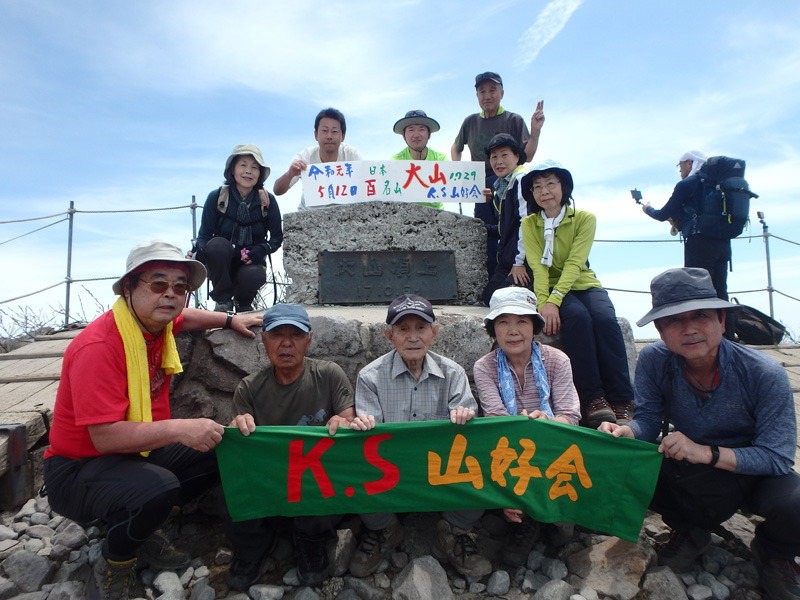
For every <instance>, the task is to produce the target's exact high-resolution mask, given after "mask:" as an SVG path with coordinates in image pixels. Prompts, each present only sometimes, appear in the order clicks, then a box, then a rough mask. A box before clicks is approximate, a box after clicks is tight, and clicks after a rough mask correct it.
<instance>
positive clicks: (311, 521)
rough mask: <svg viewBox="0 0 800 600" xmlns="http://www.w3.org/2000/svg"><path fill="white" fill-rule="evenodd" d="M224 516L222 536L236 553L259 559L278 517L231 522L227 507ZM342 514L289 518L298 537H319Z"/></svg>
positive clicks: (268, 543) (267, 546)
mask: <svg viewBox="0 0 800 600" xmlns="http://www.w3.org/2000/svg"><path fill="white" fill-rule="evenodd" d="M225 515H226V516H225V521H224V528H225V535H226V537H227V538H228V540H229V541H230V542H231V544H232V545H233V547H234V549H235V550H236V553H237V554H238V555H239V556H241V557H243V558H245V559H248V560H258V559H260V558H262V557H263V556H264V554H265V553H266V552H267V550H269V548H270V546H271V544H272V541H273V539H274V536H275V524H276V519H277V518H264V519H249V520H247V521H232V520H231V518H230V516H228V511H227V510H226V511H225ZM342 517H343V515H324V516H313V517H294V518H293V519H292V526H293V528H294V535H296V536H298V537H301V538H319V537H321V536H322V535H324V534H325V533H327V532H331V531H333V530H334V528H335V527H336V526H337V525H338V524H339V522H340V521H341V520H342Z"/></svg>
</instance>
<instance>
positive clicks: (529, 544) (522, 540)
mask: <svg viewBox="0 0 800 600" xmlns="http://www.w3.org/2000/svg"><path fill="white" fill-rule="evenodd" d="M540 529H541V527H540V525H539V522H538V521H534V520H533V519H531V518H530V517H529V516H528V515H526V514H524V513H523V515H522V523H513V522H512V523H509V526H508V534H507V535H506V541H505V544H504V545H503V550H502V552H501V554H500V556H501V558H502V560H503V562H504V563H505V564H507V565H509V566H512V567H521V566H522V565H524V564H526V563H527V562H528V555H529V554H530V553H531V550H532V549H533V545H534V544H535V543H536V541H537V540H538V539H539V533H540Z"/></svg>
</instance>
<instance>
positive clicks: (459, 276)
mask: <svg viewBox="0 0 800 600" xmlns="http://www.w3.org/2000/svg"><path fill="white" fill-rule="evenodd" d="M283 229H284V234H285V237H284V248H283V253H284V258H283V264H284V267H285V269H286V273H287V275H288V276H289V278H290V279H291V280H292V283H291V285H290V286H289V288H288V290H287V300H286V301H287V302H290V303H301V304H316V303H317V302H319V298H318V286H319V269H318V256H317V254H318V252H319V250H320V248H324V249H326V250H328V251H374V250H416V251H419V250H453V253H454V257H455V266H456V281H457V284H458V303H459V304H477V303H478V302H479V301H480V293H481V291H482V290H483V287H484V286H485V285H486V269H485V263H486V229H485V228H484V227H483V224H482V223H481V222H480V221H478V220H477V219H473V218H471V217H467V216H464V215H457V214H454V213H450V212H447V211H434V210H431V209H430V208H429V207H425V206H418V205H416V204H409V203H405V202H360V203H358V204H351V205H344V206H336V207H331V208H322V209H318V210H313V211H303V212H296V213H288V214H286V215H284V219H283ZM386 300H387V301H391V300H392V298H388V299H386Z"/></svg>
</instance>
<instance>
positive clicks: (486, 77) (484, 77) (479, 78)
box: [475, 71, 503, 88]
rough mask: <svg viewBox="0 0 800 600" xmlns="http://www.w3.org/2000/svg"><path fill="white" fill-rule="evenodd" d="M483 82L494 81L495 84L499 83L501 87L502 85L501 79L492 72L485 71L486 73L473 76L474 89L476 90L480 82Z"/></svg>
mask: <svg viewBox="0 0 800 600" xmlns="http://www.w3.org/2000/svg"><path fill="white" fill-rule="evenodd" d="M484 81H494V82H495V83H499V84H500V85H501V86H502V85H503V79H502V77H500V75H498V74H497V73H495V72H493V71H486V73H481V74H480V75H475V87H476V88H477V87H478V86H479V85H480V84H481V83H482V82H484Z"/></svg>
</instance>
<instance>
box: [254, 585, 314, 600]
mask: <svg viewBox="0 0 800 600" xmlns="http://www.w3.org/2000/svg"><path fill="white" fill-rule="evenodd" d="M305 589H308V588H305ZM249 592H250V598H252V599H253V600H281V598H283V594H284V591H283V588H282V587H281V586H279V585H261V584H259V585H254V586H251V587H250V590H249ZM295 598H299V596H297V595H296V596H295Z"/></svg>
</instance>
